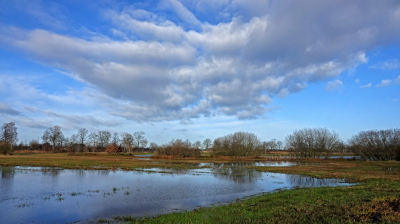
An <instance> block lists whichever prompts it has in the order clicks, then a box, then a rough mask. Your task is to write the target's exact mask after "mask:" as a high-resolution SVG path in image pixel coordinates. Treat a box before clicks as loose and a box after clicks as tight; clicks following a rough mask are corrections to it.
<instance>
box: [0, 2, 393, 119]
mask: <svg viewBox="0 0 400 224" xmlns="http://www.w3.org/2000/svg"><path fill="white" fill-rule="evenodd" d="M166 2H167V3H168V4H170V7H171V9H173V10H174V11H175V12H177V13H178V15H179V16H180V18H181V20H182V21H183V22H184V23H187V24H188V25H187V26H185V27H183V26H182V25H181V24H178V23H174V22H172V21H176V20H174V19H169V18H168V14H160V15H156V14H155V13H153V12H149V11H146V10H144V9H137V8H132V7H131V8H129V7H126V8H124V9H123V10H121V11H117V10H109V11H107V12H105V17H106V19H109V20H110V21H111V22H112V24H113V27H109V29H108V30H109V31H111V34H112V35H113V37H115V36H118V37H121V38H122V40H121V41H117V40H113V39H111V38H107V37H104V35H94V36H93V38H86V39H83V38H79V37H74V36H72V35H61V34H57V33H54V32H50V31H46V30H40V29H36V30H22V29H18V28H12V27H11V28H10V27H2V29H1V30H0V43H2V44H4V45H7V46H9V47H10V48H13V49H14V50H17V51H20V52H22V53H24V54H26V55H27V56H28V57H30V58H32V59H33V60H35V61H38V62H40V63H42V64H45V65H48V66H51V67H53V68H55V69H57V70H58V71H61V72H62V73H63V74H66V75H68V76H70V77H73V78H74V79H76V80H79V81H82V82H84V83H85V84H86V85H87V86H90V88H91V89H93V90H94V91H93V92H95V93H93V92H92V93H90V94H89V93H80V94H87V95H86V97H88V98H92V99H93V101H96V102H101V104H100V105H103V106H104V107H105V108H109V109H107V111H108V113H109V114H111V116H119V117H123V118H126V119H130V120H134V121H139V122H140V121H145V122H148V121H151V122H152V121H170V120H184V121H188V120H190V119H192V118H198V117H201V116H206V117H207V116H222V115H228V116H236V117H237V118H239V119H252V118H258V117H263V116H264V114H265V113H266V112H267V111H269V109H270V105H269V104H271V103H272V101H273V99H274V97H277V96H278V97H282V98H283V97H285V96H287V95H288V94H291V93H295V92H299V91H301V90H303V89H304V88H307V85H308V83H312V82H320V81H326V80H332V79H333V80H334V79H335V78H337V77H338V76H339V75H340V74H341V73H342V72H344V71H346V70H349V69H353V68H355V67H356V66H358V65H359V64H362V63H367V62H368V59H367V58H366V55H365V52H367V51H369V50H371V49H374V48H376V47H378V46H382V45H385V44H388V43H391V42H393V41H397V40H399V39H400V34H399V32H398V27H399V26H398V25H399V24H400V16H399V15H398V11H399V10H400V7H399V3H398V2H396V1H379V2H375V1H353V2H347V1H343V2H338V1H334V0H332V1H323V2H317V3H316V2H315V1H301V2H292V1H290V4H288V2H286V1H276V2H271V3H269V2H265V1H258V0H257V1H251V2H248V1H241V0H240V1H239V0H235V1H220V2H215V3H212V2H210V1H207V2H200V1H197V2H194V3H193V4H192V5H193V6H192V8H189V6H187V5H191V4H189V3H190V2H187V1H186V2H185V1H182V2H179V1H177V0H170V1H166ZM210 4H211V5H212V4H216V5H217V6H218V7H219V8H220V10H219V12H218V13H217V14H218V15H219V14H220V16H222V14H224V15H227V16H228V17H229V20H224V22H220V23H208V22H204V21H203V22H201V21H199V20H198V19H197V18H201V17H197V18H196V16H195V15H197V14H201V12H202V10H204V9H206V6H207V5H210ZM261 6H268V7H261ZM189 9H191V10H196V11H195V12H194V13H192V12H191V11H190V10H189ZM158 10H159V9H158ZM322 11H323V12H324V13H320V12H322ZM364 15H369V16H368V17H365V16H364ZM221 18H222V17H221ZM224 18H225V17H224ZM214 22H215V21H214ZM192 25H195V26H199V28H198V29H195V30H192V29H187V27H191V26H192ZM341 86H343V83H342V82H341V81H340V80H335V81H331V82H328V83H327V87H326V89H327V90H328V91H333V90H335V89H338V88H340V87H341ZM27 91H28V92H29V91H30V89H27ZM32 92H33V93H34V94H37V95H38V96H42V95H45V93H43V92H40V91H39V92H38V91H36V92H35V91H33V90H32ZM15 94H18V93H15ZM18 96H20V97H24V96H21V94H18ZM25 97H26V96H25ZM48 97H49V98H50V97H59V96H48Z"/></svg>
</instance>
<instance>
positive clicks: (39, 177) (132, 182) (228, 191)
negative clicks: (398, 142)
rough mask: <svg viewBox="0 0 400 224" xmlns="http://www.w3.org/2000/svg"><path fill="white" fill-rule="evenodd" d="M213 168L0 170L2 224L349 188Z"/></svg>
mask: <svg viewBox="0 0 400 224" xmlns="http://www.w3.org/2000/svg"><path fill="white" fill-rule="evenodd" d="M211 167H212V168H206V169H194V170H178V169H144V170H142V171H111V170H66V169H59V168H45V167H39V168H35V167H0V171H1V179H0V223H31V222H33V223H39V222H40V223H55V222H58V223H65V222H74V221H78V220H94V219H99V218H112V217H114V216H116V215H120V216H121V215H132V216H149V215H156V214H160V213H168V212H174V211H182V210H191V209H194V208H196V207H198V206H208V205H211V204H216V203H226V202H230V201H233V200H235V199H237V198H243V197H246V196H251V195H255V194H260V193H262V192H270V191H273V190H277V189H284V188H294V187H320V186H340V185H347V184H346V183H344V180H340V179H316V178H312V177H305V176H300V175H288V174H276V173H266V172H257V171H254V170H251V169H245V168H243V164H238V163H231V164H212V166H211Z"/></svg>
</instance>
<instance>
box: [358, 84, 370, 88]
mask: <svg viewBox="0 0 400 224" xmlns="http://www.w3.org/2000/svg"><path fill="white" fill-rule="evenodd" d="M371 86H372V84H371V83H368V84H366V85H363V86H360V88H361V89H364V88H369V87H371Z"/></svg>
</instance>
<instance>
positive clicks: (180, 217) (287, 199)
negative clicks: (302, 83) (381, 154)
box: [119, 160, 400, 223]
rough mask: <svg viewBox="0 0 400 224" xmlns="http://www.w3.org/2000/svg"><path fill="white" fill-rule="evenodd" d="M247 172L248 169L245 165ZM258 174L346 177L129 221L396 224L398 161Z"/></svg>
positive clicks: (327, 164)
mask: <svg viewBox="0 0 400 224" xmlns="http://www.w3.org/2000/svg"><path fill="white" fill-rule="evenodd" d="M249 168H250V167H249ZM253 168H257V169H258V170H260V171H269V172H280V173H282V172H283V173H293V174H303V175H309V176H314V177H320V178H323V177H336V178H347V179H348V180H349V181H350V182H360V183H359V184H357V185H354V186H346V187H320V188H302V189H293V190H282V191H277V192H272V193H268V194H265V195H261V196H256V197H252V198H250V199H246V200H243V201H239V202H235V203H232V204H229V205H223V206H215V207H207V208H200V209H198V210H193V211H187V212H183V213H172V214H166V215H160V216H157V217H155V218H144V219H135V218H132V217H119V220H124V221H127V222H130V223H400V162H394V161H392V162H365V161H347V160H337V161H336V160H335V161H334V162H332V161H324V162H321V163H319V164H316V165H313V166H293V167H253Z"/></svg>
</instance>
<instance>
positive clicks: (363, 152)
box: [349, 129, 400, 160]
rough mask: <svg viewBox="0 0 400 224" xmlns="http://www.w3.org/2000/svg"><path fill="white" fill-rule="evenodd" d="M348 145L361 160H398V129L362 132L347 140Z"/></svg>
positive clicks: (399, 158)
mask: <svg viewBox="0 0 400 224" xmlns="http://www.w3.org/2000/svg"><path fill="white" fill-rule="evenodd" d="M349 145H350V149H351V150H352V151H353V152H354V153H355V154H356V155H358V156H361V157H362V158H363V159H369V160H394V159H396V160H400V129H387V130H380V131H377V130H371V131H362V132H360V133H358V134H357V135H354V136H353V137H352V138H351V139H350V140H349Z"/></svg>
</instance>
